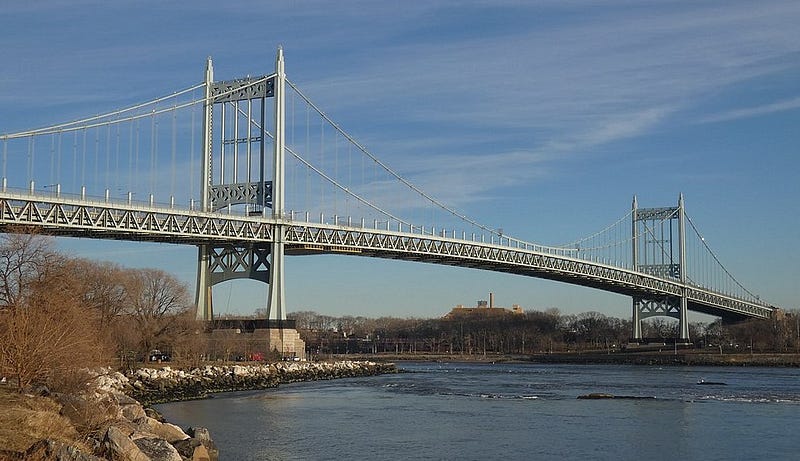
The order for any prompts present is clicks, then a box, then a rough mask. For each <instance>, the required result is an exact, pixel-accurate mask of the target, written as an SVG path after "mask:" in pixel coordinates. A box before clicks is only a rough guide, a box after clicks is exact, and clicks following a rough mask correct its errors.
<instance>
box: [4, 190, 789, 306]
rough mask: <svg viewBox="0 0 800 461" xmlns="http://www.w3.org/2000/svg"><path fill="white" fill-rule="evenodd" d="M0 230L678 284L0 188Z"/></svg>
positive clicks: (394, 239) (375, 236)
mask: <svg viewBox="0 0 800 461" xmlns="http://www.w3.org/2000/svg"><path fill="white" fill-rule="evenodd" d="M0 213H1V215H0V231H2V232H9V231H13V229H14V227H19V226H26V227H27V226H32V227H34V228H37V229H38V230H39V231H40V232H42V233H43V234H47V235H56V236H70V237H87V238H97V239H112V240H130V241H152V242H166V243H174V244H184V245H200V244H211V245H223V244H240V245H249V244H268V243H272V242H273V241H274V238H275V234H276V231H277V230H278V229H279V226H281V227H282V228H283V229H284V241H285V242H286V253H287V254H349V255H356V256H368V257H378V258H388V259H401V260H407V261H420V262H427V263H434V264H444V265H451V266H461V267H472V268H477V269H484V270H490V271H497V272H508V273H511V274H517V275H525V276H529V277H538V278H543V279H550V280H557V281H561V282H566V283H570V284H574V285H581V286H586V287H592V288H597V289H600V290H604V291H609V292H613V293H619V294H623V295H628V296H638V297H643V298H647V299H665V298H676V297H680V295H681V293H682V290H683V289H684V286H683V285H682V284H681V283H680V282H679V281H676V280H670V279H662V278H659V277H655V276H652V275H648V274H645V273H641V272H636V271H632V270H629V269H624V268H619V267H614V266H611V265H606V264H601V263H597V262H593V261H586V260H582V259H576V258H574V257H570V256H569V255H568V254H567V252H566V251H564V250H561V252H560V253H561V254H559V252H558V251H557V250H554V249H552V248H547V247H531V246H529V245H525V246H519V247H515V246H507V245H499V244H494V243H485V242H475V241H471V240H464V239H457V238H448V237H441V236H436V235H430V234H421V233H412V232H402V231H390V230H380V229H369V228H363V227H353V226H342V225H332V224H316V223H308V222H305V221H301V222H299V221H292V220H276V219H274V218H265V217H261V216H243V215H235V214H227V213H222V212H200V211H192V210H186V209H179V208H172V207H169V206H159V205H157V204H153V205H150V204H143V205H142V204H136V203H119V202H114V201H105V200H91V199H82V198H80V197H70V196H65V195H59V196H56V194H51V195H45V194H31V193H27V192H22V193H20V192H16V191H8V190H6V191H0ZM685 289H686V294H687V300H688V306H687V307H688V309H689V310H693V311H697V312H702V313H706V314H710V315H715V316H720V317H723V318H725V319H729V320H737V319H743V318H753V317H754V318H769V317H770V315H771V314H772V312H773V310H774V307H773V306H770V305H768V304H766V303H758V302H752V301H749V300H742V299H738V298H734V297H731V296H728V295H724V294H721V293H717V292H714V291H711V290H708V289H706V288H703V287H698V286H693V285H690V284H687V285H686V287H685Z"/></svg>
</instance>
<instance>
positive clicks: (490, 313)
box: [442, 293, 525, 320]
mask: <svg viewBox="0 0 800 461" xmlns="http://www.w3.org/2000/svg"><path fill="white" fill-rule="evenodd" d="M524 313H525V311H524V310H523V309H522V307H520V305H519V304H513V305H512V306H511V309H508V308H505V307H494V293H489V302H486V301H485V300H479V301H478V303H477V306H475V307H464V306H463V305H462V304H459V305H458V306H456V307H454V308H453V309H452V310H451V311H450V312H448V313H447V314H445V315H444V317H442V318H444V319H448V320H453V319H459V318H483V317H502V316H505V315H522V314H524Z"/></svg>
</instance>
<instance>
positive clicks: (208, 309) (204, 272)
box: [195, 57, 214, 321]
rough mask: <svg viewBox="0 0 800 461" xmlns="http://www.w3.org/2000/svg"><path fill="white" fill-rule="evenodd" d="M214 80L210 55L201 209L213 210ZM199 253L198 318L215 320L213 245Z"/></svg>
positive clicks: (201, 246)
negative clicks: (212, 268) (212, 282)
mask: <svg viewBox="0 0 800 461" xmlns="http://www.w3.org/2000/svg"><path fill="white" fill-rule="evenodd" d="M213 82H214V66H213V64H212V62H211V58H210V57H209V58H208V59H207V60H206V75H205V85H206V91H205V102H204V103H203V156H202V171H201V172H200V209H201V210H202V211H211V200H210V195H211V193H210V188H211V132H212V119H211V116H212V114H213V109H214V103H213V102H212V100H211V85H212V83H213ZM197 252H198V255H197V293H196V295H195V302H196V304H197V314H196V318H197V319H198V320H205V321H209V320H214V311H213V306H212V301H211V273H210V262H211V258H210V252H211V247H209V246H208V245H200V246H199V247H198V250H197Z"/></svg>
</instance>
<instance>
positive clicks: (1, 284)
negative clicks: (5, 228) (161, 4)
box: [0, 229, 61, 307]
mask: <svg viewBox="0 0 800 461" xmlns="http://www.w3.org/2000/svg"><path fill="white" fill-rule="evenodd" d="M19 230H20V231H23V230H24V229H19ZM57 259H61V257H60V256H59V255H57V254H56V253H55V251H53V249H52V240H51V239H49V238H45V237H41V236H38V235H35V234H24V233H19V234H0V307H2V306H16V305H19V304H20V303H22V302H23V300H24V299H25V297H26V296H27V295H29V294H30V290H31V287H32V286H33V284H34V283H36V282H37V281H39V280H41V279H42V278H43V277H44V276H45V274H46V272H47V267H48V264H51V265H52V264H54V263H55V262H56V261H55V260H57Z"/></svg>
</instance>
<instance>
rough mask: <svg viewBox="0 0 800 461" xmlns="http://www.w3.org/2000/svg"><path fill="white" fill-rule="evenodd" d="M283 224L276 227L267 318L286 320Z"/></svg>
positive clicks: (270, 270)
mask: <svg viewBox="0 0 800 461" xmlns="http://www.w3.org/2000/svg"><path fill="white" fill-rule="evenodd" d="M283 230H284V229H283V226H276V227H275V242H274V243H273V244H272V256H271V260H270V267H269V299H268V300H267V318H268V319H269V320H277V321H278V324H280V321H282V320H286V310H285V309H284V305H283V303H284V292H283V260H284V255H283V246H284V242H283Z"/></svg>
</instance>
